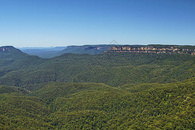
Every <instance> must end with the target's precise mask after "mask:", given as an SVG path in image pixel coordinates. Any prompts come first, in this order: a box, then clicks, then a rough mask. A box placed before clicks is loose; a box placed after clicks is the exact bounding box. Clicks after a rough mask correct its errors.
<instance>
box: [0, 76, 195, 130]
mask: <svg viewBox="0 0 195 130" xmlns="http://www.w3.org/2000/svg"><path fill="white" fill-rule="evenodd" d="M147 86H150V87H149V88H148V89H145V87H147ZM151 86H152V87H151ZM37 87H38V88H39V89H37V90H35V91H33V92H28V91H25V90H21V89H18V88H17V87H9V86H1V87H0V91H1V94H0V97H1V98H0V109H1V112H0V117H1V120H0V129H6V128H7V129H194V128H195V125H194V121H195V109H194V108H195V104H194V103H195V100H194V99H195V78H192V79H189V80H185V81H182V82H177V83H167V84H156V85H154V84H149V83H148V84H144V87H143V90H141V89H140V87H139V86H138V87H137V88H138V90H137V92H136V91H133V92H131V91H130V92H129V91H126V90H122V89H121V88H113V87H110V86H108V85H105V84H100V83H56V82H51V83H45V84H40V85H39V86H37ZM131 87H132V86H129V87H128V86H126V89H131ZM6 89H7V90H6ZM2 90H3V91H2ZM134 90H136V86H134Z"/></svg>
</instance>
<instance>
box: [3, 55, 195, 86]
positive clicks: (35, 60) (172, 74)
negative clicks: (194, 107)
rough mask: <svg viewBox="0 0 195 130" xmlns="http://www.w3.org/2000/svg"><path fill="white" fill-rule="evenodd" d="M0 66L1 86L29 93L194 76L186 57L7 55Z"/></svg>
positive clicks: (194, 63)
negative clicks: (56, 85) (58, 85)
mask: <svg viewBox="0 0 195 130" xmlns="http://www.w3.org/2000/svg"><path fill="white" fill-rule="evenodd" d="M15 57H17V58H15ZM7 59H9V61H8V60H7ZM10 59H12V60H10ZM8 62H9V63H8ZM0 64H2V65H1V66H0V72H1V74H0V84H2V85H13V86H21V87H25V88H28V89H33V86H36V84H39V83H45V82H50V81H55V82H95V83H105V84H108V85H111V86H115V87H117V86H121V85H124V84H127V83H132V84H138V83H169V82H177V81H182V80H185V79H188V78H191V77H194V76H195V57H193V56H191V55H186V54H133V53H104V54H99V55H87V54H82V55H81V54H64V55H62V56H59V57H55V58H51V59H41V58H39V57H35V56H29V55H26V54H24V53H23V54H22V56H20V55H16V54H14V56H12V55H8V56H6V59H5V58H2V60H1V61H0ZM5 64H6V66H5Z"/></svg>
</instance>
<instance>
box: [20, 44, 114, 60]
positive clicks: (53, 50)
mask: <svg viewBox="0 0 195 130" xmlns="http://www.w3.org/2000/svg"><path fill="white" fill-rule="evenodd" d="M112 46H113V45H84V46H68V47H50V48H20V49H21V51H23V52H24V53H27V54H29V55H36V56H39V57H42V58H53V57H56V56H60V55H62V54H65V53H76V54H90V55H94V54H100V53H102V52H104V51H107V50H109V49H110V48H111V47H112Z"/></svg>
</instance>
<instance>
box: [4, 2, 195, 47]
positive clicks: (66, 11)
mask: <svg viewBox="0 0 195 130" xmlns="http://www.w3.org/2000/svg"><path fill="white" fill-rule="evenodd" d="M112 40H116V41H117V42H118V43H119V44H149V43H161V44H180V45H181V44H182V45H185V44H186V45H187V44H188V45H195V0H0V46H4V45H13V46H15V47H48V46H67V45H83V44H102V43H110V42H111V41H112Z"/></svg>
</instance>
